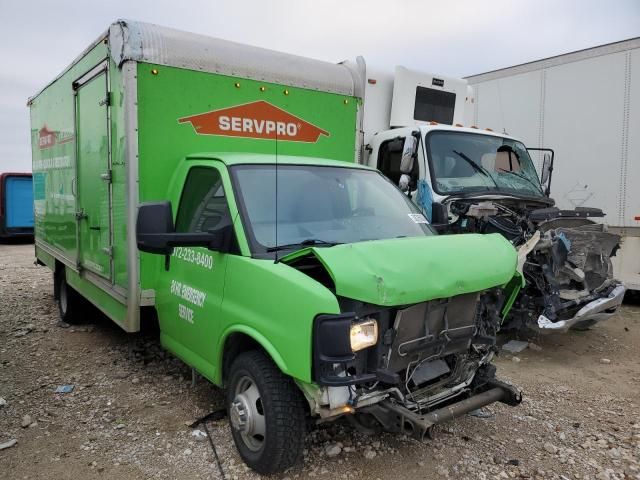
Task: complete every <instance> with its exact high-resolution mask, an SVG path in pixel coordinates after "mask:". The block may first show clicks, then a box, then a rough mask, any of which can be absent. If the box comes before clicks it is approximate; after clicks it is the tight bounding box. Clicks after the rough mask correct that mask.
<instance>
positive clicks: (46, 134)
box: [38, 125, 74, 150]
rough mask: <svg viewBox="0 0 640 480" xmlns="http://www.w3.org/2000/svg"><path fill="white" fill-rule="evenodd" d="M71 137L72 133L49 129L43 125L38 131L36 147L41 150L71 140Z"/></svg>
mask: <svg viewBox="0 0 640 480" xmlns="http://www.w3.org/2000/svg"><path fill="white" fill-rule="evenodd" d="M73 139H74V136H73V133H67V132H57V131H54V130H49V128H48V127H47V126H46V125H44V126H43V127H42V128H41V129H40V130H39V131H38V147H39V148H40V149H41V150H43V149H45V148H51V147H53V146H55V145H59V144H61V143H68V142H71V141H73Z"/></svg>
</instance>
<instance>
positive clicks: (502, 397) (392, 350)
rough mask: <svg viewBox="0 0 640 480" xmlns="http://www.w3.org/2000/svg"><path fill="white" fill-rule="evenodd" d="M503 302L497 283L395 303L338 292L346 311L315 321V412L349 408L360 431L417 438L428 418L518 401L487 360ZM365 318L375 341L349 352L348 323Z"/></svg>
mask: <svg viewBox="0 0 640 480" xmlns="http://www.w3.org/2000/svg"><path fill="white" fill-rule="evenodd" d="M504 303H505V298H504V293H503V290H502V289H501V288H492V289H489V290H486V291H484V292H482V293H466V294H462V295H456V296H453V297H450V298H444V299H435V300H431V301H427V302H422V303H418V304H414V305H409V306H404V307H399V308H396V307H392V308H382V307H380V306H376V305H371V304H367V303H363V302H359V301H353V300H348V299H342V300H341V309H342V310H343V311H348V312H351V313H345V314H341V315H320V316H318V317H317V318H316V320H315V325H314V377H315V378H314V379H315V382H316V383H317V384H318V385H320V386H321V388H320V390H319V391H318V392H317V395H318V398H316V399H315V400H316V402H315V404H316V406H317V413H319V414H320V416H321V417H324V418H325V419H330V418H335V416H336V415H340V414H342V413H347V412H348V413H352V414H353V415H349V416H348V418H349V420H350V421H351V422H352V423H353V424H354V425H355V426H356V427H357V428H358V429H360V430H362V431H366V432H376V431H379V430H384V431H390V432H401V433H404V434H407V435H410V436H413V437H414V438H418V439H422V438H423V437H424V436H425V435H427V434H429V433H430V431H431V427H433V426H434V425H437V424H440V423H442V422H445V421H448V420H451V419H452V418H455V417H457V416H460V415H463V414H465V413H467V412H469V411H471V410H474V409H477V408H480V407H483V406H485V405H488V404H490V403H493V402H497V401H499V402H503V403H506V404H508V405H517V404H518V403H520V401H521V393H520V392H519V390H517V389H516V388H515V387H513V386H511V385H508V384H506V383H503V382H500V381H499V380H497V379H496V378H495V367H494V366H493V365H492V364H491V363H490V362H491V359H492V357H493V355H494V352H495V351H496V346H495V345H496V333H497V331H498V329H499V327H500V322H501V318H500V312H501V310H502V307H503V304H504ZM371 321H373V322H375V324H376V325H377V331H378V338H377V339H376V342H375V344H374V345H372V346H370V347H368V348H364V349H362V350H359V351H355V352H354V351H353V345H352V344H351V343H350V341H349V338H350V332H351V334H352V330H351V329H352V327H353V326H354V325H358V324H359V323H362V322H371ZM345 339H346V340H345Z"/></svg>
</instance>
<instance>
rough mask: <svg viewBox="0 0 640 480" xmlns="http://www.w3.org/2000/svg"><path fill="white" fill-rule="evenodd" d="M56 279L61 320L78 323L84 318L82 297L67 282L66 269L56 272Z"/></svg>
mask: <svg viewBox="0 0 640 480" xmlns="http://www.w3.org/2000/svg"><path fill="white" fill-rule="evenodd" d="M55 280H56V282H57V288H56V290H57V292H58V310H59V312H60V320H62V321H63V322H65V323H71V324H73V323H78V322H79V321H80V319H81V318H82V315H81V310H82V298H81V297H80V295H79V294H78V292H76V291H75V290H74V289H73V288H71V287H70V286H69V284H68V283H67V279H66V277H65V272H64V270H63V271H61V272H58V273H57V274H56V276H55Z"/></svg>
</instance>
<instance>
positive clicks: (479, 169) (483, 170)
mask: <svg viewBox="0 0 640 480" xmlns="http://www.w3.org/2000/svg"><path fill="white" fill-rule="evenodd" d="M452 152H453V153H455V154H456V155H458V156H459V157H460V158H461V159H463V160H464V161H465V162H467V163H468V164H469V165H471V167H473V169H474V170H475V171H476V172H480V173H481V174H483V175H484V176H485V177H489V178H490V179H491V181H492V182H493V184H494V185H495V186H496V188H498V183H497V182H496V181H495V180H494V178H493V176H492V175H491V174H490V173H489V172H488V171H487V169H486V168H484V167H483V166H482V165H478V164H477V163H476V162H474V161H473V160H471V159H470V158H469V157H467V156H466V155H465V154H464V153H462V152H458V151H457V150H452ZM487 190H491V189H490V188H489V187H487Z"/></svg>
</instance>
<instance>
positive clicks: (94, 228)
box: [89, 227, 100, 231]
mask: <svg viewBox="0 0 640 480" xmlns="http://www.w3.org/2000/svg"><path fill="white" fill-rule="evenodd" d="M89 230H98V231H100V227H89Z"/></svg>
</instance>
